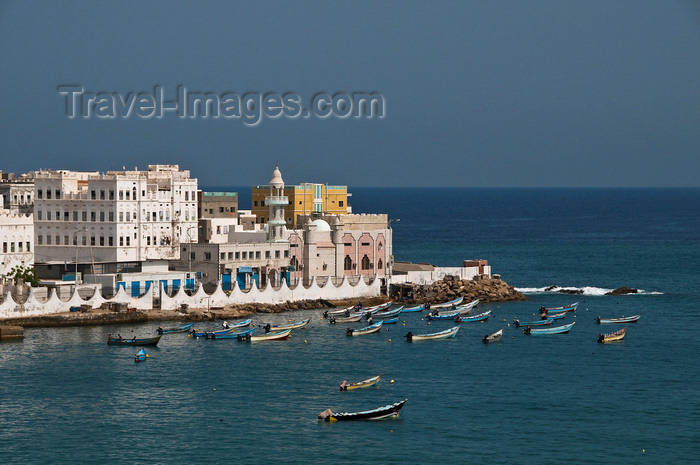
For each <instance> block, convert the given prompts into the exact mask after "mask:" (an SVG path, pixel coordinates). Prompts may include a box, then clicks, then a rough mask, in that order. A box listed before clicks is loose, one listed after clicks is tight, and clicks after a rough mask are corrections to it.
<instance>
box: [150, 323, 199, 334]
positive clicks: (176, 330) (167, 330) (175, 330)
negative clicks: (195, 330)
mask: <svg viewBox="0 0 700 465" xmlns="http://www.w3.org/2000/svg"><path fill="white" fill-rule="evenodd" d="M193 326H194V323H189V324H186V325H183V326H179V327H177V328H161V327H159V328H158V329H156V332H157V333H158V334H170V333H184V332H185V331H187V330H189V329H191V328H192V327H193Z"/></svg>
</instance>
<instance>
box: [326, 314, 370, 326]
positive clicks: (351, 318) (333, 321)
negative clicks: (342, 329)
mask: <svg viewBox="0 0 700 465" xmlns="http://www.w3.org/2000/svg"><path fill="white" fill-rule="evenodd" d="M363 316H364V313H355V314H352V315H350V316H346V317H341V316H332V317H330V318H329V319H328V322H329V323H330V324H332V325H334V324H336V323H356V322H358V321H360V320H361V319H362V317H363Z"/></svg>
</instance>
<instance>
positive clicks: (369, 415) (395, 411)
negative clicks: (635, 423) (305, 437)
mask: <svg viewBox="0 0 700 465" xmlns="http://www.w3.org/2000/svg"><path fill="white" fill-rule="evenodd" d="M406 400H408V399H404V400H402V401H400V402H396V403H394V404H390V405H385V406H384V407H379V408H375V409H372V410H364V411H361V412H342V413H334V412H333V411H332V410H331V409H326V410H324V411H323V412H321V413H319V415H318V419H319V420H325V421H329V422H331V423H333V422H336V421H349V420H382V419H385V418H396V417H398V416H399V412H400V411H401V408H402V407H403V406H404V404H405V403H406Z"/></svg>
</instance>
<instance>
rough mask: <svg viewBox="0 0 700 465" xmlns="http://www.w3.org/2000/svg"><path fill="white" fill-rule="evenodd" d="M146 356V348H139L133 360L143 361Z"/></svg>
mask: <svg viewBox="0 0 700 465" xmlns="http://www.w3.org/2000/svg"><path fill="white" fill-rule="evenodd" d="M147 358H148V354H147V353H146V349H141V350H139V351H138V352H137V353H136V355H134V362H145V361H146V359H147Z"/></svg>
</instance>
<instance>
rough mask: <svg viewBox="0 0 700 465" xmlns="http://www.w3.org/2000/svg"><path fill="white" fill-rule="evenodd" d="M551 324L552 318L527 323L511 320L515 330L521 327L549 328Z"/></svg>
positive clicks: (515, 319)
mask: <svg viewBox="0 0 700 465" xmlns="http://www.w3.org/2000/svg"><path fill="white" fill-rule="evenodd" d="M552 323H554V318H546V319H544V320H535V321H527V322H522V321H520V320H518V319H517V318H513V325H514V326H515V327H516V328H520V327H521V326H524V327H525V326H550V325H551V324H552Z"/></svg>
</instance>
